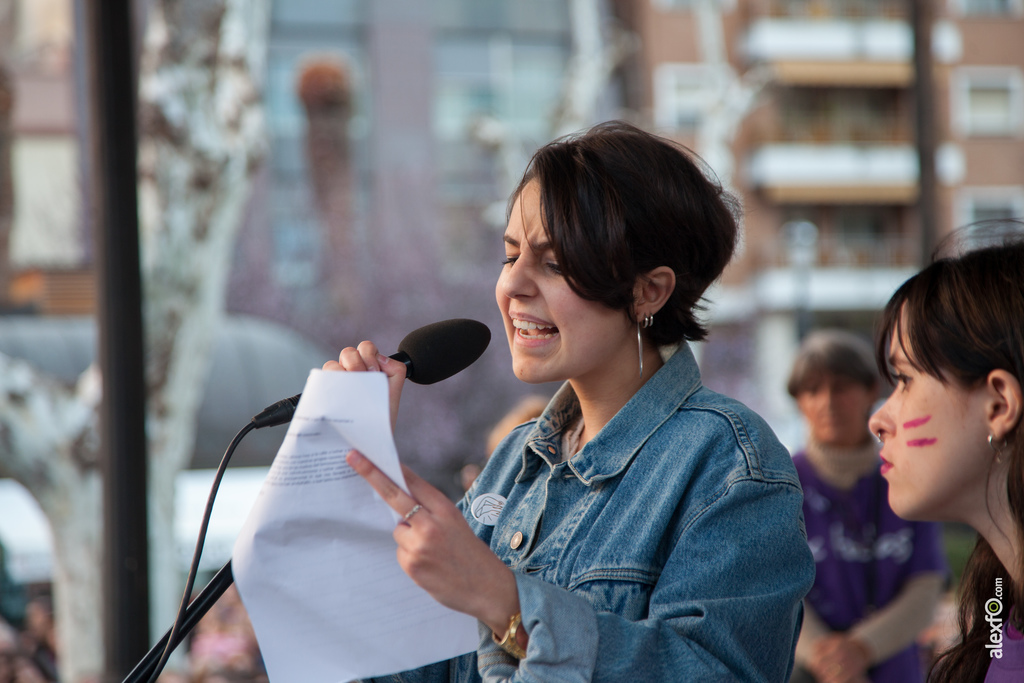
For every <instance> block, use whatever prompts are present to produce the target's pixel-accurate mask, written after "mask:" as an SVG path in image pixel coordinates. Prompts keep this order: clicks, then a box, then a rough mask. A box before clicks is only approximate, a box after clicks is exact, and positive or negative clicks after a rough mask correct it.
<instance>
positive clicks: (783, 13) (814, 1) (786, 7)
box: [750, 0, 907, 19]
mask: <svg viewBox="0 0 1024 683" xmlns="http://www.w3.org/2000/svg"><path fill="white" fill-rule="evenodd" d="M750 11H751V13H752V14H754V15H756V16H764V17H773V18H789V19H793V18H804V19H828V18H847V19H905V18H906V16H907V3H906V0H753V2H751V3H750Z"/></svg>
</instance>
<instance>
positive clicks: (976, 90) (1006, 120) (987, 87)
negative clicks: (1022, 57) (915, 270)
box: [952, 67, 1024, 137]
mask: <svg viewBox="0 0 1024 683" xmlns="http://www.w3.org/2000/svg"><path fill="white" fill-rule="evenodd" d="M952 94H953V113H954V116H955V125H956V127H957V129H958V132H959V133H960V134H961V135H964V136H968V137H985V136H1016V135H1020V134H1021V132H1022V129H1024V125H1022V123H1024V77H1022V76H1021V71H1020V69H1016V68H1012V67H964V68H962V69H958V70H957V72H956V74H955V76H954V80H953V88H952Z"/></svg>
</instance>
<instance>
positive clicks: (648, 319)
mask: <svg viewBox="0 0 1024 683" xmlns="http://www.w3.org/2000/svg"><path fill="white" fill-rule="evenodd" d="M653 324H654V316H653V315H651V314H649V313H648V314H647V315H645V316H644V322H643V325H641V324H640V319H639V318H637V321H636V345H637V348H639V349H640V377H643V376H644V339H643V335H641V334H640V328H641V327H643V329H645V330H646V329H647V328H648V327H650V326H651V325H653Z"/></svg>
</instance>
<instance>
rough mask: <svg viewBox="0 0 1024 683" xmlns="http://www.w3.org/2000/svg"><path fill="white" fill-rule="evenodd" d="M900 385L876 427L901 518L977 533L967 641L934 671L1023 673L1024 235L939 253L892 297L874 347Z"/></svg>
mask: <svg viewBox="0 0 1024 683" xmlns="http://www.w3.org/2000/svg"><path fill="white" fill-rule="evenodd" d="M876 355H877V360H878V363H879V367H880V368H882V369H883V371H884V372H885V373H886V374H887V375H888V377H889V378H890V379H891V380H893V381H894V383H895V390H894V391H893V393H892V395H891V396H890V397H889V399H888V400H887V401H886V402H885V404H884V405H883V406H882V407H881V408H880V409H879V410H878V411H877V412H876V413H875V414H874V415H873V416H872V418H871V420H870V422H869V427H870V429H871V431H872V432H873V433H875V434H876V435H877V436H878V438H879V439H881V440H882V442H883V444H884V446H883V448H882V453H881V455H882V460H883V464H882V473H883V475H884V476H885V478H886V479H887V480H888V482H889V504H890V505H891V506H892V509H893V510H894V511H895V512H896V513H897V514H898V515H900V516H901V517H904V518H906V519H914V520H925V519H928V520H938V521H949V522H962V523H966V524H969V525H971V526H972V527H973V528H974V529H976V530H977V531H978V534H979V538H978V542H977V545H976V546H975V548H974V551H973V553H972V554H971V556H970V559H969V560H968V562H967V566H966V568H965V570H964V574H963V578H962V582H961V585H960V590H959V595H960V598H959V599H960V607H959V626H960V631H961V636H962V637H961V639H960V642H959V643H958V644H957V645H955V646H954V647H952V648H951V649H949V650H948V651H946V652H945V653H944V654H943V655H942V656H941V658H940V659H939V661H938V662H937V663H936V665H935V667H934V668H933V670H932V674H931V677H930V680H932V681H942V682H943V683H945V682H954V681H957V682H959V681H963V682H965V683H966V682H971V683H975V682H980V681H986V683H1004V682H1008V681H1022V680H1024V640H1022V639H1021V631H1022V630H1024V629H1022V626H1024V623H1022V622H1024V590H1022V587H1024V433H1022V431H1024V430H1022V429H1021V420H1022V418H1021V415H1022V411H1024V396H1022V389H1021V383H1022V381H1024V242H1022V241H1020V240H1017V241H1007V243H1005V244H1003V245H1002V246H996V247H988V248H982V249H978V250H975V251H970V252H967V253H965V254H962V255H960V256H954V257H949V258H944V259H940V260H938V261H936V262H934V263H932V264H931V265H930V266H928V267H927V268H925V269H924V270H923V271H921V272H920V273H918V274H917V275H915V276H914V277H912V278H911V279H910V280H908V281H907V282H906V283H904V284H903V285H902V286H901V287H900V288H899V289H898V290H897V292H896V293H895V294H894V295H893V297H892V299H891V300H890V301H889V304H888V305H887V306H886V309H885V312H884V315H883V319H882V325H881V334H880V336H879V339H878V344H877V348H876Z"/></svg>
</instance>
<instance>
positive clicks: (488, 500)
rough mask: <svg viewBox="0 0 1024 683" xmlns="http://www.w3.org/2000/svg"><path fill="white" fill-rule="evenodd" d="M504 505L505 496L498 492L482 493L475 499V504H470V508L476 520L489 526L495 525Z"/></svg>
mask: <svg viewBox="0 0 1024 683" xmlns="http://www.w3.org/2000/svg"><path fill="white" fill-rule="evenodd" d="M504 507H505V497H504V496H499V495H498V494H497V493H481V494H480V495H479V496H477V497H476V498H474V499H473V504H472V505H470V506H469V510H470V512H472V513H473V518H474V519H476V521H478V522H480V523H481V524H486V525H487V526H494V524H495V522H497V521H498V516H499V515H501V510H502V508H504Z"/></svg>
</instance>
